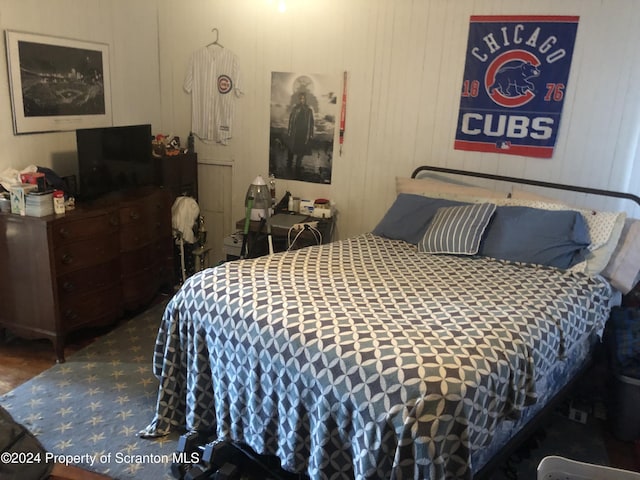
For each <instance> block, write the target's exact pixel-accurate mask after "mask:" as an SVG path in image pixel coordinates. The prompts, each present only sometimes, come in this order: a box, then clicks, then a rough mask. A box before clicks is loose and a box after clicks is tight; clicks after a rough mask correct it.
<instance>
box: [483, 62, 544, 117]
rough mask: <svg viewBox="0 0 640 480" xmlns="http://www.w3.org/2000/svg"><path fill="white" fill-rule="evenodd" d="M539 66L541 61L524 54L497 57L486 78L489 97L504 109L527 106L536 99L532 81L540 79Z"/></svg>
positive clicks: (485, 82) (488, 69)
mask: <svg viewBox="0 0 640 480" xmlns="http://www.w3.org/2000/svg"><path fill="white" fill-rule="evenodd" d="M539 66H540V60H538V58H537V57H536V56H535V55H534V54H532V53H530V52H527V51H524V50H511V51H509V52H506V53H503V54H502V55H499V56H497V57H496V58H495V59H494V60H493V62H491V64H490V65H489V68H487V72H486V74H485V77H484V84H485V88H486V89H487V94H488V95H489V97H491V99H492V100H493V101H494V102H495V103H496V104H498V105H500V106H502V107H507V108H514V107H521V106H522V105H525V104H526V103H528V102H529V101H531V100H532V99H533V98H534V97H535V91H536V87H535V84H534V83H533V82H532V81H531V80H530V79H532V78H536V77H539V76H540V69H539V68H538V67H539Z"/></svg>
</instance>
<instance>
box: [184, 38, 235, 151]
mask: <svg viewBox="0 0 640 480" xmlns="http://www.w3.org/2000/svg"><path fill="white" fill-rule="evenodd" d="M184 89H185V91H186V92H187V93H190V94H191V130H192V131H193V133H194V135H197V136H198V137H199V138H200V139H201V140H203V141H205V142H218V143H221V144H223V145H226V144H227V142H228V141H229V139H230V138H231V127H232V123H233V114H234V106H235V99H236V97H239V96H241V95H242V90H241V89H240V69H239V67H238V57H237V56H236V54H235V53H233V52H232V51H230V50H229V49H226V48H221V47H218V46H213V45H212V46H208V47H204V48H201V49H199V50H196V51H195V52H194V53H193V54H192V55H191V59H190V60H189V67H188V69H187V74H186V76H185V79H184Z"/></svg>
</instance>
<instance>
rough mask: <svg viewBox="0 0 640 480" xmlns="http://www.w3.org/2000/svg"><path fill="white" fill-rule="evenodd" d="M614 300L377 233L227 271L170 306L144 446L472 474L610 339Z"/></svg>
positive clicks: (395, 472) (377, 470)
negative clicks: (509, 427)
mask: <svg viewBox="0 0 640 480" xmlns="http://www.w3.org/2000/svg"><path fill="white" fill-rule="evenodd" d="M611 293H612V290H611V287H610V285H609V284H608V283H607V282H606V281H604V280H602V279H600V278H598V277H596V278H590V277H588V276H586V275H584V274H580V273H571V272H567V271H562V270H559V269H556V268H552V267H542V266H533V265H524V264H516V263H512V262H505V261H498V260H493V259H490V258H486V257H477V256H473V257H463V256H455V255H429V254H424V253H419V252H418V251H417V249H416V246H415V245H411V244H408V243H405V242H403V241H398V240H388V239H384V238H382V237H378V236H376V235H373V234H369V233H367V234H363V235H360V236H357V237H354V238H351V239H347V240H343V241H339V242H334V243H331V244H327V245H321V246H315V247H309V248H304V249H301V250H296V251H292V252H286V253H281V254H275V255H270V256H266V257H260V258H257V259H252V260H239V261H235V262H229V263H226V264H223V265H221V266H218V267H216V268H213V269H207V270H204V271H202V272H199V273H197V274H196V275H194V276H192V277H191V278H189V279H188V280H187V281H186V282H185V284H184V285H183V287H182V288H181V289H180V291H179V292H178V293H177V294H176V295H175V296H174V298H173V299H172V300H171V301H170V302H169V304H168V306H167V308H166V310H165V313H164V316H163V319H162V322H161V326H160V329H159V332H158V338H157V342H156V349H155V353H154V371H155V374H156V375H157V376H158V378H159V380H160V386H159V394H158V401H157V407H156V414H155V416H154V418H153V420H152V421H151V423H150V424H149V426H148V427H147V428H146V429H145V430H144V431H143V432H141V434H142V435H143V436H158V435H164V434H166V433H168V432H169V431H170V430H171V429H174V428H186V429H188V430H198V431H205V432H212V433H213V434H214V436H216V437H217V438H220V439H231V440H235V441H240V442H245V443H247V444H248V445H249V446H250V447H252V448H253V449H254V450H255V451H257V452H259V453H263V454H273V455H277V456H278V457H279V458H280V460H281V462H282V465H283V467H284V468H285V469H287V470H289V471H292V472H300V473H305V474H307V475H308V476H309V477H310V478H312V479H329V478H331V479H342V478H344V479H350V478H372V479H373V478H397V479H402V478H423V479H432V480H435V479H444V478H452V477H455V478H463V479H464V478H471V475H472V472H473V471H474V470H475V469H476V467H474V459H473V457H474V455H477V452H479V451H480V450H481V449H483V448H484V447H487V446H488V445H490V444H491V443H492V441H493V439H494V436H495V434H496V432H498V431H499V429H500V426H501V424H503V423H504V422H505V421H513V420H517V419H518V418H520V417H521V416H522V412H523V411H524V410H525V409H526V408H527V407H528V406H530V405H534V404H536V403H538V402H539V401H540V398H541V395H540V394H541V392H540V391H539V390H538V388H539V385H540V381H541V379H543V378H544V377H545V375H547V374H548V373H549V372H551V371H553V370H554V368H555V367H556V365H558V363H559V362H569V356H568V355H567V352H571V351H572V350H573V348H574V347H575V346H576V345H579V344H580V343H581V342H582V341H583V340H584V338H586V337H589V336H593V335H598V334H599V333H601V332H602V330H603V328H604V324H605V321H606V319H607V316H608V311H609V307H608V300H609V297H610V296H611ZM484 461H485V459H480V460H478V461H477V462H476V464H477V465H480V464H482V463H484Z"/></svg>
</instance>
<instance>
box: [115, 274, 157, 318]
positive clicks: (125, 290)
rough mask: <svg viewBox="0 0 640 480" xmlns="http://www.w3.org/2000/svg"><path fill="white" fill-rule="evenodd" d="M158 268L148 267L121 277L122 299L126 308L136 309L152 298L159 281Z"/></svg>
mask: <svg viewBox="0 0 640 480" xmlns="http://www.w3.org/2000/svg"><path fill="white" fill-rule="evenodd" d="M158 270H159V269H158V268H157V267H149V268H145V269H144V270H142V271H139V272H136V273H135V274H133V275H130V276H127V277H123V278H122V301H123V303H124V308H125V309H126V310H137V309H138V308H140V307H142V306H144V305H147V304H149V302H150V301H151V300H153V297H154V296H155V294H156V292H157V291H158V287H159V286H160V283H161V279H160V278H159V277H158Z"/></svg>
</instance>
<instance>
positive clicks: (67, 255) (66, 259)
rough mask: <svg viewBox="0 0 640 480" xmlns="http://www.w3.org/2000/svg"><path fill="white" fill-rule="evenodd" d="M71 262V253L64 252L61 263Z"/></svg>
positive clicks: (67, 263)
mask: <svg viewBox="0 0 640 480" xmlns="http://www.w3.org/2000/svg"><path fill="white" fill-rule="evenodd" d="M72 262H73V255H71V254H70V253H65V254H64V255H62V263H63V264H65V265H69V264H71V263H72Z"/></svg>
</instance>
